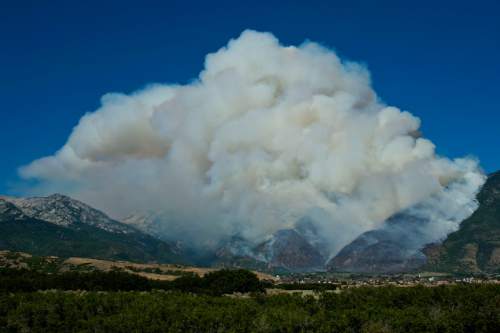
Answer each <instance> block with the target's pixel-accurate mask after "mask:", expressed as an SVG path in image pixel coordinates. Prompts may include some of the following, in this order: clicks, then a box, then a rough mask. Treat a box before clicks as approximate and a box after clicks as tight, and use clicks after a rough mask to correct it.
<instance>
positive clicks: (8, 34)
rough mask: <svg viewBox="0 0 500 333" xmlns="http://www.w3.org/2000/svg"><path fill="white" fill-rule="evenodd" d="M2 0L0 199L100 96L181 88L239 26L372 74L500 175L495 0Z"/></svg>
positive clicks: (449, 146)
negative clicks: (151, 86)
mask: <svg viewBox="0 0 500 333" xmlns="http://www.w3.org/2000/svg"><path fill="white" fill-rule="evenodd" d="M437 2H438V1H432V2H431V1H429V2H426V1H418V2H417V1H412V2H410V1H324V2H316V1H307V2H306V1H290V2H286V3H285V2H284V1H262V2H259V1H255V0H254V1H248V2H245V1H231V2H226V1H217V2H196V1H191V2H189V1H179V2H177V1H156V2H155V1H140V2H139V1H130V2H129V1H125V0H124V1H95V2H94V1H82V2H77V1H47V2H45V3H43V2H42V1H12V2H10V3H7V2H6V1H0V38H1V39H0V40H1V48H0V98H1V104H0V112H1V122H0V140H1V142H2V145H1V147H2V154H1V157H0V193H8V192H16V187H17V186H18V185H19V180H18V178H17V168H18V167H19V166H21V165H24V164H26V163H29V162H30V161H32V160H33V159H35V158H39V157H42V156H45V155H50V154H52V153H54V152H55V151H56V150H57V149H58V148H60V147H61V146H62V145H63V144H64V143H65V141H66V139H67V137H68V135H69V134H70V132H71V129H72V128H73V127H74V126H75V125H76V124H77V122H78V120H79V119H80V117H81V116H82V115H83V114H84V113H85V112H89V111H92V110H95V109H96V108H97V107H98V105H99V99H100V97H101V96H102V95H103V94H104V93H107V92H114V91H118V92H131V91H134V90H137V89H139V88H141V87H143V86H145V85H147V84H148V83H152V82H168V83H185V82H189V81H190V80H192V79H193V78H195V77H196V76H197V74H198V73H199V71H200V70H201V69H202V66H203V60H204V56H205V55H206V54H207V53H209V52H213V51H215V50H217V49H218V48H220V47H221V46H223V45H225V44H226V43H227V41H228V40H229V39H230V38H233V37H236V36H238V35H239V34H240V33H241V32H242V31H243V30H244V29H247V28H251V29H255V30H260V31H270V32H272V33H273V34H275V35H276V36H277V37H278V38H279V39H280V41H281V42H282V43H283V44H300V43H302V42H303V41H304V40H307V39H309V40H312V41H316V42H320V43H322V44H323V45H326V46H328V47H331V48H333V49H335V50H336V51H337V52H338V53H339V54H340V55H341V57H343V58H344V59H348V60H354V61H358V62H362V63H364V64H366V65H367V67H368V68H369V70H370V72H371V74H372V79H373V84H374V87H375V90H376V91H377V93H378V94H379V96H380V97H381V98H382V99H383V100H384V101H385V102H387V103H388V104H390V105H395V106H397V107H400V108H402V109H405V110H408V111H410V112H412V113H413V114H415V115H417V116H419V117H420V118H421V119H422V121H423V125H422V130H423V133H424V135H425V136H426V137H428V138H430V139H431V140H432V141H433V142H434V143H435V144H436V145H437V147H438V153H440V154H442V155H445V156H449V157H459V156H464V155H474V156H477V157H478V158H479V159H480V160H481V164H482V166H483V168H484V169H485V170H486V171H487V172H492V171H495V170H498V169H500V98H499V95H500V63H499V59H500V4H498V2H497V1H481V0H480V1H473V2H469V1H439V4H436V3H437Z"/></svg>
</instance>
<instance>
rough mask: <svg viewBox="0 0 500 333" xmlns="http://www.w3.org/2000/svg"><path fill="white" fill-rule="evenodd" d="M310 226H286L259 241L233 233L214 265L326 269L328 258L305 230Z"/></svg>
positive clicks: (293, 269)
mask: <svg viewBox="0 0 500 333" xmlns="http://www.w3.org/2000/svg"><path fill="white" fill-rule="evenodd" d="M305 230H306V227H304V226H303V224H301V223H299V224H297V226H296V227H295V228H291V229H282V230H278V231H277V232H275V233H274V234H273V235H272V236H271V237H270V238H269V239H267V240H266V241H264V242H261V243H259V244H257V245H255V244H253V243H251V242H249V241H247V240H245V239H244V238H242V237H239V236H233V237H231V239H229V240H228V241H226V242H223V244H222V245H221V246H220V247H219V248H218V249H217V251H216V253H215V258H214V260H213V262H212V265H215V266H226V267H227V266H232V267H235V266H236V267H246V268H253V269H267V270H273V271H291V272H303V271H317V270H323V267H324V263H325V258H324V256H323V255H322V253H321V252H320V251H319V250H318V248H317V246H314V245H312V244H311V241H310V240H308V239H307V237H306V235H305V234H304V232H305Z"/></svg>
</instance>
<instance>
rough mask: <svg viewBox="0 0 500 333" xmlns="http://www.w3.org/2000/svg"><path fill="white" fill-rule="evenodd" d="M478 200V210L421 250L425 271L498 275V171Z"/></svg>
mask: <svg viewBox="0 0 500 333" xmlns="http://www.w3.org/2000/svg"><path fill="white" fill-rule="evenodd" d="M477 199H478V201H479V208H478V209H477V210H476V211H475V212H474V213H473V214H472V215H471V216H470V217H469V218H468V219H466V220H464V221H463V222H462V223H461V224H460V229H459V230H458V231H456V232H454V233H452V234H450V235H448V237H447V239H446V240H445V241H444V242H443V243H442V244H441V245H439V244H434V245H432V246H428V247H426V248H425V249H424V252H425V253H426V255H427V257H428V261H429V263H428V265H427V267H426V268H427V269H433V270H440V271H452V272H480V271H486V272H500V171H497V172H495V173H493V174H491V175H489V177H488V180H487V181H486V184H485V185H484V186H483V188H482V190H481V192H480V193H479V195H478V197H477Z"/></svg>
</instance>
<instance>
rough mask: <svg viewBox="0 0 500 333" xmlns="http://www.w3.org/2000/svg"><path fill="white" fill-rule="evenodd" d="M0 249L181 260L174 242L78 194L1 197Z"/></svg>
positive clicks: (63, 254) (147, 259)
mask: <svg viewBox="0 0 500 333" xmlns="http://www.w3.org/2000/svg"><path fill="white" fill-rule="evenodd" d="M0 250H12V251H24V252H30V253H33V254H35V255H55V256H59V257H75V256H78V257H92V258H100V259H112V260H130V261H140V262H181V261H182V260H181V257H180V255H179V254H178V253H177V252H178V251H177V249H176V247H175V246H173V245H172V244H169V243H167V242H164V241H161V240H158V239H156V238H154V237H152V236H150V235H147V234H145V233H143V232H141V231H139V230H137V229H136V228H133V227H131V226H128V225H126V224H123V223H120V222H118V221H115V220H113V219H111V218H109V217H108V216H107V215H106V214H104V213H103V212H100V211H98V210H96V209H94V208H92V207H90V206H88V205H86V204H84V203H82V202H80V201H78V200H74V199H72V198H69V197H67V196H64V195H60V194H55V195H51V196H48V197H36V198H12V197H0Z"/></svg>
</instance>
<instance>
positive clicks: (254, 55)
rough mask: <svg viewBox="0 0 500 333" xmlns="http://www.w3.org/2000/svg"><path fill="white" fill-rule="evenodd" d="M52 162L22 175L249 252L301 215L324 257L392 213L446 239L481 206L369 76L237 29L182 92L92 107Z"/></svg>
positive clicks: (467, 174)
mask: <svg viewBox="0 0 500 333" xmlns="http://www.w3.org/2000/svg"><path fill="white" fill-rule="evenodd" d="M101 103H102V105H101V107H100V108H99V109H98V110H96V111H95V112H92V113H88V114H86V115H84V116H83V117H82V118H81V120H80V121H79V123H78V125H77V126H76V127H75V128H74V130H73V132H72V134H71V135H70V137H69V138H68V140H67V142H66V144H65V145H64V146H63V147H62V148H61V149H60V150H59V151H57V152H56V153H55V154H54V155H53V156H48V157H44V158H41V159H38V160H35V161H33V162H32V163H31V164H29V165H27V166H24V167H22V168H21V169H20V174H21V176H22V177H24V178H26V179H35V180H38V185H37V187H36V188H33V189H32V193H37V194H44V193H48V192H55V191H57V192H62V193H66V194H69V195H71V196H74V197H76V198H78V199H81V200H83V201H85V202H88V203H89V204H91V205H93V206H95V207H98V208H100V209H103V210H104V211H106V212H108V213H109V214H111V215H112V216H114V217H123V216H126V215H128V214H130V213H134V212H146V211H153V212H161V213H162V216H163V220H162V223H163V224H164V226H165V228H164V229H163V230H168V233H169V235H167V236H168V237H172V238H173V239H175V238H180V239H184V240H187V241H190V242H191V243H193V244H214V243H216V242H217V241H218V240H220V239H223V238H224V237H228V236H230V235H233V234H236V233H237V234H240V235H242V236H243V237H245V238H247V239H249V240H251V241H254V242H259V241H262V240H264V239H265V238H266V237H268V236H269V235H270V234H272V233H273V232H275V231H277V230H280V229H284V228H290V227H293V225H294V224H295V223H296V222H297V221H298V220H299V219H300V218H302V217H304V216H308V217H310V218H311V219H312V220H313V221H314V223H315V224H316V225H317V227H318V228H320V229H321V231H322V232H321V235H322V237H324V238H325V239H326V240H327V243H328V244H329V245H328V246H329V253H330V255H334V254H335V253H336V252H337V251H339V249H340V248H341V247H342V246H344V245H346V244H347V243H348V242H350V241H351V240H353V239H354V238H355V237H356V236H358V235H359V234H361V233H362V232H365V231H368V230H372V229H374V228H377V227H379V226H380V225H381V224H382V223H383V221H384V220H386V219H387V218H389V217H390V216H392V215H393V214H395V213H397V212H401V211H404V210H413V211H414V212H416V213H415V214H418V216H420V217H424V218H427V219H428V220H429V221H430V222H429V223H427V224H426V228H427V230H426V234H427V235H428V238H429V240H431V241H432V240H435V239H438V238H442V237H444V236H445V235H446V234H448V233H449V232H451V231H453V230H455V229H456V228H457V227H458V224H459V222H460V221H461V220H463V219H464V218H466V217H467V216H469V215H470V214H471V213H472V212H473V211H474V209H476V208H477V203H476V202H475V199H474V198H475V195H476V193H477V191H478V189H479V187H480V186H481V185H482V184H483V182H484V176H483V174H482V172H481V171H480V169H479V167H478V163H477V161H476V160H474V159H470V158H463V159H456V160H450V159H447V158H444V157H440V156H437V155H436V154H435V147H434V144H433V143H432V142H430V141H429V140H427V139H425V138H422V137H421V135H420V132H419V126H420V120H419V119H418V118H416V117H415V116H413V115H411V114H410V113H408V112H406V111H401V110H399V109H398V108H396V107H392V106H387V105H385V104H383V103H382V102H381V101H380V100H379V99H378V98H377V95H376V94H375V92H374V91H373V89H372V88H371V84H370V77H369V73H368V71H367V70H366V69H365V68H364V67H363V66H360V65H359V64H356V63H351V62H342V61H341V60H340V59H339V58H338V57H337V55H336V54H335V53H334V52H333V51H331V50H329V49H326V48H324V47H322V46H320V45H318V44H315V43H312V42H307V43H304V44H302V45H300V46H299V47H295V46H282V45H280V43H279V42H278V40H277V39H276V38H275V37H274V36H273V35H272V34H269V33H259V32H255V31H244V32H243V33H242V34H241V36H240V37H239V38H237V39H233V40H231V41H229V43H228V45H227V46H226V47H223V48H221V49H220V50H218V51H217V52H215V53H212V54H209V55H207V57H206V59H205V67H204V70H203V71H202V72H201V73H200V75H199V78H198V79H197V80H196V81H194V82H193V83H191V84H188V85H161V84H157V85H151V86H148V87H146V88H145V89H143V90H140V91H137V92H134V93H132V94H130V95H124V94H119V93H111V94H106V95H104V96H103V97H102V101H101Z"/></svg>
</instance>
